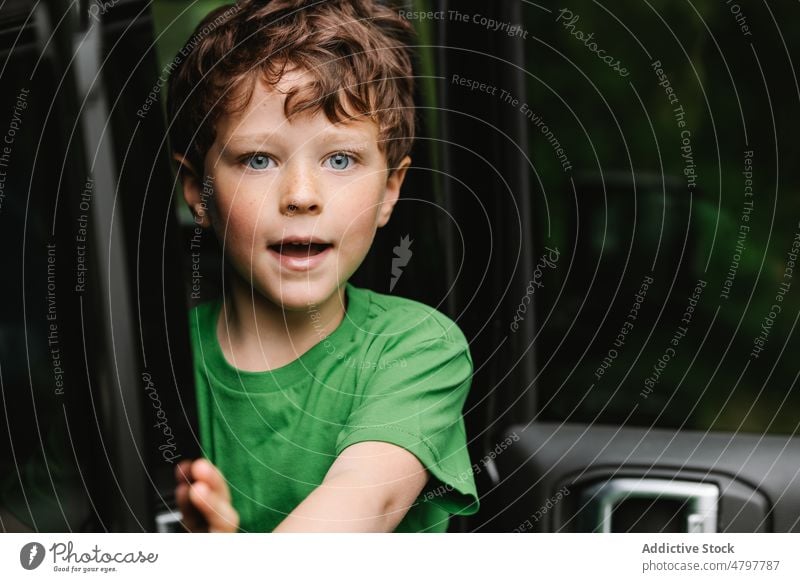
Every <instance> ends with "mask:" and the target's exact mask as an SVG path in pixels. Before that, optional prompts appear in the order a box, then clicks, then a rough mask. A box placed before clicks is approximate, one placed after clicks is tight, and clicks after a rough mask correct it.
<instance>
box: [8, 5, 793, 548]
mask: <svg viewBox="0 0 800 582" xmlns="http://www.w3.org/2000/svg"><path fill="white" fill-rule="evenodd" d="M387 2H388V0H387ZM389 3H391V4H392V5H394V6H396V7H399V9H402V10H408V11H417V12H419V11H422V12H427V13H430V14H437V13H438V14H439V15H440V16H439V17H436V16H431V17H429V18H423V17H417V18H416V19H415V20H414V25H415V27H416V29H417V34H418V46H417V47H416V61H415V63H414V66H415V74H416V77H417V79H416V81H417V82H416V92H417V94H416V100H415V101H416V104H417V107H418V111H417V121H418V126H419V127H418V132H417V133H418V139H417V141H416V143H415V146H414V150H413V153H412V158H413V167H412V169H411V170H410V171H409V174H408V177H407V178H406V182H405V185H404V187H403V192H402V199H401V202H400V203H398V205H397V207H396V210H395V212H394V215H393V217H392V220H391V221H390V222H389V224H388V225H387V226H386V227H385V228H383V229H381V230H380V231H379V233H378V236H377V239H376V241H375V244H374V245H373V248H372V249H371V251H370V254H369V255H368V257H367V260H366V261H365V262H364V264H363V265H362V266H361V268H360V269H359V271H358V272H357V273H356V275H355V277H354V279H353V283H355V284H356V285H358V286H363V287H368V288H370V289H373V290H375V291H378V292H381V293H393V294H396V295H399V296H402V297H409V298H411V299H415V300H418V301H421V302H423V303H426V304H428V305H431V306H434V307H436V308H437V309H439V310H440V311H442V312H443V313H445V314H447V315H448V316H449V317H451V318H452V319H453V320H455V321H456V322H457V323H458V325H459V326H460V327H461V329H462V330H463V331H464V334H465V336H466V337H467V339H468V340H469V342H470V349H471V352H472V356H473V360H474V364H475V371H474V376H473V380H472V389H471V392H470V396H469V399H468V401H467V403H466V405H465V408H464V418H465V421H466V426H467V434H468V438H469V443H468V446H469V452H470V456H471V459H472V461H473V463H474V464H473V471H474V473H475V479H476V482H477V485H478V492H479V495H480V499H481V509H480V511H479V512H478V513H477V514H475V515H472V516H469V517H458V518H454V519H452V520H451V522H450V531H453V532H521V533H522V532H525V533H528V532H697V533H702V532H798V531H800V437H798V429H799V428H800V414H799V413H798V410H800V387H798V386H797V381H798V376H800V364H798V360H797V359H795V358H794V357H793V355H794V354H795V353H797V350H798V349H800V340H798V337H797V336H798V334H797V333H796V331H795V326H796V324H797V322H798V318H800V299H799V295H798V294H800V285H797V284H796V283H795V282H794V280H793V275H794V270H793V269H794V265H795V261H796V257H797V253H798V248H800V244H798V245H794V244H793V243H794V241H796V240H800V196H798V195H797V194H798V193H800V192H799V191H800V171H798V165H797V164H796V163H795V162H794V160H796V159H798V155H800V146H798V142H797V140H796V135H795V134H796V127H794V125H793V122H792V120H793V119H795V117H796V116H794V115H792V112H793V111H795V112H796V111H797V107H798V104H800V84H798V81H797V71H796V68H795V67H794V65H793V64H792V61H791V57H790V55H791V54H797V53H798V49H800V47H799V46H798V45H799V44H800V40H798V38H797V36H796V35H789V34H787V31H788V30H789V28H788V25H787V24H786V23H791V22H793V20H792V19H793V18H794V19H795V20H796V18H797V16H798V8H797V6H796V5H794V4H790V3H775V4H774V5H770V6H767V5H766V4H764V5H760V6H756V5H752V6H751V5H748V7H747V8H748V12H747V15H746V19H744V20H743V17H738V16H737V15H736V14H732V13H731V12H730V11H729V10H728V9H727V8H726V7H725V6H724V5H722V3H718V2H711V1H710V0H709V1H704V2H700V1H697V2H695V3H694V5H695V9H694V12H693V11H692V10H690V9H688V8H686V7H682V6H680V5H679V4H678V3H670V2H666V1H662V2H651V3H648V2H644V3H634V4H631V5H628V4H625V6H624V7H623V6H622V5H610V4H609V5H605V6H604V5H603V4H601V3H598V2H591V1H589V0H586V1H584V0H576V1H575V2H573V5H572V7H571V8H570V9H569V10H567V9H556V8H551V7H547V6H544V5H539V4H537V3H533V2H523V1H519V2H518V1H508V2H505V1H504V2H491V3H487V2H476V1H473V0H464V1H460V2H458V3H455V2H450V1H449V0H413V1H412V0H406V1H401V0H397V1H393V2H389ZM220 4H222V2H217V1H213V0H204V1H203V2H193V3H186V2H181V1H178V0H156V1H154V2H151V1H149V0H116V1H111V2H104V3H100V2H89V1H88V0H80V1H78V2H68V1H67V0H39V1H28V0H6V1H5V2H4V3H2V5H0V63H2V65H1V68H0V78H2V80H3V91H0V134H2V135H0V139H2V140H4V141H3V142H1V143H0V249H2V251H1V252H2V255H1V256H2V260H3V273H4V278H3V281H4V285H3V292H2V299H3V300H2V301H0V395H2V405H3V415H2V416H0V442H1V443H2V444H0V476H1V477H2V482H0V506H2V507H3V509H2V511H0V518H2V519H3V520H4V523H3V529H8V530H10V529H12V528H11V527H10V524H11V523H12V522H11V521H10V520H8V518H9V515H12V514H13V516H15V517H14V518H13V519H14V520H19V521H20V522H22V523H24V524H25V525H26V526H27V527H29V528H30V529H32V530H36V531H71V532H82V531H85V532H105V531H109V532H111V531H114V532H142V531H179V530H178V525H177V521H178V519H179V515H178V514H177V513H176V506H175V500H174V491H173V489H174V477H173V473H172V471H173V465H172V463H171V462H170V461H169V460H168V459H170V458H173V459H174V458H194V457H196V456H197V455H198V454H199V445H198V438H199V437H198V434H197V413H196V410H195V401H194V398H195V396H194V385H193V375H192V354H191V347H190V345H189V333H188V329H189V328H188V320H187V313H188V309H189V308H191V307H193V306H195V305H197V304H198V303H201V302H203V301H206V300H208V299H212V298H214V297H216V296H218V295H219V294H220V293H221V290H222V273H223V270H222V264H223V260H222V256H223V255H222V249H221V248H220V245H219V244H218V242H217V241H216V239H215V238H214V237H213V236H210V235H203V236H202V237H200V238H197V235H196V234H195V232H194V228H193V224H192V221H191V217H190V216H189V214H188V213H187V210H186V208H185V204H184V202H183V199H182V196H181V193H180V184H179V182H178V180H177V177H176V173H175V166H174V164H173V162H172V160H171V159H170V155H169V144H168V142H167V128H166V117H165V115H164V109H163V102H164V100H165V98H166V95H165V88H164V87H165V86H164V79H165V78H166V73H165V71H166V67H167V66H168V64H169V62H170V60H171V59H172V55H174V53H175V51H176V50H177V48H179V47H180V46H181V44H180V43H182V42H183V41H184V40H185V38H186V37H187V36H188V35H189V33H190V32H191V30H192V29H193V28H194V26H195V24H196V23H197V22H198V21H199V19H200V18H202V16H203V15H204V14H205V13H207V12H208V11H209V10H210V9H211V8H213V7H216V6H218V5H220ZM565 11H566V12H565ZM576 16H578V17H579V18H577V19H576V18H575V17H576ZM591 31H594V32H595V35H593V36H594V42H592V41H590V40H587V39H586V35H587V34H588V33H589V32H591ZM579 32H580V33H581V34H580V35H578V34H577V33H579ZM748 33H750V34H748ZM601 46H602V49H603V54H605V55H609V56H611V55H613V58H605V57H602V56H600V54H599V53H598V51H599V50H600V48H599V47H601ZM623 73H627V75H626V74H623ZM481 87H482V88H481ZM494 89H496V90H494ZM145 104H147V107H146V108H143V105H145ZM404 237H408V238H410V239H411V240H413V244H412V247H411V248H412V250H413V255H412V257H411V259H410V261H409V262H408V265H407V266H405V267H404V270H403V275H402V277H400V278H399V279H397V280H396V281H394V282H393V280H392V258H393V257H394V256H395V255H394V248H395V247H396V246H397V245H398V244H400V241H401V240H403V238H404ZM195 251H196V252H199V255H196V256H199V257H201V259H200V260H194V259H193V255H192V252H195ZM193 281H194V282H195V283H196V282H197V281H201V282H202V284H199V285H198V286H197V287H196V288H193ZM165 419H168V420H169V427H170V430H169V431H165V430H164V426H165V425H164V421H165ZM34 500H35V501H34Z"/></svg>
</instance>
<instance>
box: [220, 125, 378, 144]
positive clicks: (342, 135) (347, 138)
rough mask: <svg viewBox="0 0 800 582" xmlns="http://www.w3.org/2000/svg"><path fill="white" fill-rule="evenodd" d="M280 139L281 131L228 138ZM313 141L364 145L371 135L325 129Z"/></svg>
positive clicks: (248, 140)
mask: <svg viewBox="0 0 800 582" xmlns="http://www.w3.org/2000/svg"><path fill="white" fill-rule="evenodd" d="M276 139H277V140H280V139H281V137H280V132H277V131H275V132H272V133H252V134H241V135H235V134H234V135H233V136H231V137H230V138H228V139H227V140H226V143H228V144H231V145H232V144H236V145H239V144H243V143H247V144H250V143H264V142H269V141H275V140H276ZM312 141H320V142H325V143H327V142H332V141H337V142H347V143H352V144H354V145H356V144H357V145H364V144H368V143H370V141H372V140H371V137H370V136H368V135H367V133H366V132H365V131H362V130H360V129H352V130H325V131H323V132H321V133H319V134H317V135H316V136H314V138H312Z"/></svg>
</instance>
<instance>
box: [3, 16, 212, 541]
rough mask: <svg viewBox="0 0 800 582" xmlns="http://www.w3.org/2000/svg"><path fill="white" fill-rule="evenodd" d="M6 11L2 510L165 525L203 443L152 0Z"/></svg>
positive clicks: (46, 522)
mask: <svg viewBox="0 0 800 582" xmlns="http://www.w3.org/2000/svg"><path fill="white" fill-rule="evenodd" d="M2 11H3V12H2V14H3V20H2V24H3V28H2V31H1V32H0V38H2V41H3V45H2V50H3V57H4V61H3V62H4V66H3V70H2V78H3V86H4V88H5V89H6V90H5V91H3V96H2V99H3V102H2V110H3V119H8V120H9V124H8V125H7V126H6V128H5V129H6V142H5V143H6V146H7V147H6V149H5V150H4V152H3V155H4V159H3V162H2V163H3V169H4V171H3V186H4V191H3V194H4V199H3V203H4V204H3V212H2V213H0V220H1V221H2V222H3V226H2V228H1V229H0V231H1V232H2V236H3V238H4V241H5V243H6V244H5V246H4V249H3V255H2V257H3V264H4V271H5V272H6V273H7V274H8V282H9V284H8V285H6V286H4V288H3V302H2V305H3V313H4V315H3V318H2V325H1V326H0V327H2V352H0V356H1V359H0V364H1V365H2V371H3V382H2V391H3V410H4V413H5V414H4V421H5V429H6V430H3V431H2V433H3V438H4V440H5V443H4V445H5V446H4V447H3V457H2V462H3V475H4V485H3V490H2V503H0V505H2V509H3V515H8V513H10V514H11V515H12V516H13V519H14V520H15V523H17V524H20V523H21V524H22V525H23V526H24V527H26V528H28V529H33V530H38V531H155V530H157V529H159V530H163V529H168V528H169V527H170V524H173V525H174V523H175V519H176V516H175V515H174V513H172V508H173V507H174V501H173V499H172V496H173V489H174V476H173V471H174V465H175V462H176V461H177V460H179V459H181V458H193V457H195V456H196V455H197V450H198V446H197V438H196V434H195V433H194V426H195V415H196V411H195V405H194V388H193V378H192V373H191V355H190V347H189V342H188V324H187V321H186V308H185V307H186V296H185V287H184V284H183V276H182V272H181V262H180V261H181V254H180V252H179V250H178V247H179V237H180V234H179V232H178V230H177V224H176V222H175V217H174V211H173V201H172V189H171V187H172V175H171V172H170V168H169V158H168V155H167V151H166V147H165V142H164V135H165V128H164V122H163V117H162V116H161V115H159V113H160V112H158V111H156V112H155V113H154V114H151V115H146V114H144V115H138V114H137V112H142V108H143V107H144V104H145V103H147V99H148V95H149V94H150V93H151V92H153V91H157V90H158V88H159V76H158V70H157V63H156V59H155V56H154V55H155V46H154V42H153V39H154V34H153V28H152V20H151V14H150V11H149V7H148V3H147V2H137V1H123V0H120V1H118V2H109V3H103V4H98V3H91V4H90V3H89V2H80V3H66V2H60V1H57V0H53V1H48V2H39V3H30V2H8V3H6V4H4V5H3V7H2ZM4 528H5V525H4Z"/></svg>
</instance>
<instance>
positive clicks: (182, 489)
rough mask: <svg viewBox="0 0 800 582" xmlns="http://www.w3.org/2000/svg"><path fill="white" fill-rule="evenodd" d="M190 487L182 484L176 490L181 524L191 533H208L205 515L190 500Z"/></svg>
mask: <svg viewBox="0 0 800 582" xmlns="http://www.w3.org/2000/svg"><path fill="white" fill-rule="evenodd" d="M189 488H190V485H187V484H186V483H181V484H180V485H178V486H177V487H176V488H175V502H176V503H177V505H178V509H179V510H180V512H181V522H182V523H183V525H184V527H185V528H186V529H187V530H189V531H190V532H200V531H207V529H208V524H207V523H206V520H205V518H204V517H203V515H202V514H201V513H200V512H199V511H198V510H197V508H196V507H195V506H194V504H193V503H192V501H191V500H190V499H189Z"/></svg>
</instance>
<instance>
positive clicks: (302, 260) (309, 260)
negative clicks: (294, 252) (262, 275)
mask: <svg viewBox="0 0 800 582" xmlns="http://www.w3.org/2000/svg"><path fill="white" fill-rule="evenodd" d="M332 248H333V247H325V250H324V251H322V252H321V253H317V254H316V255H309V256H307V257H292V256H289V255H282V254H281V253H279V252H278V251H276V250H274V249H271V248H270V249H268V250H269V252H270V253H271V254H272V255H273V256H274V257H275V258H277V259H278V261H279V262H280V264H281V266H282V267H286V268H287V269H289V270H290V271H310V270H311V269H313V268H314V267H317V266H318V265H319V264H320V263H321V262H322V261H324V260H325V257H327V256H328V254H329V253H330V252H331V249H332Z"/></svg>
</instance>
